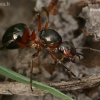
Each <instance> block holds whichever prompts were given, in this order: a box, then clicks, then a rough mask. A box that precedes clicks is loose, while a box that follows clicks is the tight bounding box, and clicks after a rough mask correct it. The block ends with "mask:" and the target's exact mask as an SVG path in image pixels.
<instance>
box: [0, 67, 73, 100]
mask: <svg viewBox="0 0 100 100" xmlns="http://www.w3.org/2000/svg"><path fill="white" fill-rule="evenodd" d="M0 74H1V75H3V76H6V77H8V78H11V79H13V80H16V81H19V82H22V83H25V84H29V85H30V79H29V78H27V77H25V76H22V75H20V74H18V73H16V72H14V71H12V70H9V69H7V68H5V67H2V66H0ZM32 86H34V87H36V88H39V89H42V90H45V91H47V92H49V93H50V94H53V95H54V96H57V97H59V98H62V99H65V100H73V99H72V98H70V97H68V96H67V95H65V94H63V93H62V92H60V91H58V90H57V89H55V88H52V87H50V86H48V85H44V84H42V83H39V82H36V81H32Z"/></svg>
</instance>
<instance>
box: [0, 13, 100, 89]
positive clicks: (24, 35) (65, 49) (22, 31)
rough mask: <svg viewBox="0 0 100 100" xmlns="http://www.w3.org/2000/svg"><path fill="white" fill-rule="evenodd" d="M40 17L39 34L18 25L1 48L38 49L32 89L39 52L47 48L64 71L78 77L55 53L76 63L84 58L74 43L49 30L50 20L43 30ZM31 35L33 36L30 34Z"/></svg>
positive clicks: (3, 38)
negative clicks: (76, 59) (81, 57)
mask: <svg viewBox="0 0 100 100" xmlns="http://www.w3.org/2000/svg"><path fill="white" fill-rule="evenodd" d="M37 17H38V32H36V31H35V30H33V32H32V33H31V32H30V29H29V27H28V26H27V25H26V24H23V23H18V24H15V25H13V26H11V27H10V28H8V29H7V30H6V32H5V34H4V35H3V37H2V43H3V46H2V47H0V50H2V49H3V48H5V47H6V48H7V49H17V48H19V47H22V48H36V52H35V53H34V54H33V55H32V67H31V70H30V86H31V90H33V89H32V73H33V58H35V57H37V56H38V55H39V52H40V51H41V50H42V49H45V48H47V49H48V50H49V54H50V56H51V58H52V59H53V60H54V61H56V62H57V63H59V64H60V65H61V66H62V67H63V68H64V69H66V70H67V71H68V72H69V73H70V74H71V75H72V76H74V77H76V75H75V74H74V73H72V72H71V71H70V70H69V69H68V68H67V67H66V66H65V65H64V64H63V63H62V61H61V59H58V58H57V57H56V56H55V55H54V53H55V52H56V50H57V51H58V52H59V53H60V54H61V55H62V58H68V59H69V60H70V61H71V62H73V63H74V62H75V56H78V57H79V59H80V55H81V56H83V57H84V55H82V54H80V53H77V51H76V49H77V48H75V47H74V45H73V43H72V42H70V41H63V42H62V37H61V36H60V35H59V33H58V32H56V31H55V30H53V29H49V28H48V24H49V19H48V20H47V21H46V23H45V26H44V28H43V29H42V28H41V17H40V14H37ZM30 33H31V34H30ZM30 42H31V43H30ZM79 49H90V50H94V51H98V52H100V51H99V50H95V49H92V48H88V47H85V48H84V47H83V48H82V47H81V48H79Z"/></svg>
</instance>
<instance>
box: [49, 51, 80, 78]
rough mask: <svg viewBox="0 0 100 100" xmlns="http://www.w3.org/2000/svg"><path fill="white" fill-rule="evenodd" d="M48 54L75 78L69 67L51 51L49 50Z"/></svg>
mask: <svg viewBox="0 0 100 100" xmlns="http://www.w3.org/2000/svg"><path fill="white" fill-rule="evenodd" d="M50 56H51V57H52V59H54V60H55V61H57V62H58V63H59V64H60V65H61V66H62V67H63V68H64V69H66V70H67V72H68V73H69V74H71V75H72V76H73V77H75V78H77V76H76V75H75V74H74V73H73V72H72V71H71V70H70V69H68V68H67V67H66V66H65V65H64V64H63V63H62V62H61V61H60V60H59V59H57V58H56V57H55V56H54V54H53V51H50ZM78 79H79V78H78Z"/></svg>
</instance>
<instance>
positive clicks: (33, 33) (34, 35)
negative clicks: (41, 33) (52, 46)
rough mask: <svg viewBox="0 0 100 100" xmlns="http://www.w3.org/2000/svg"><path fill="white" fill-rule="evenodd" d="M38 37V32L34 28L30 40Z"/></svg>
mask: <svg viewBox="0 0 100 100" xmlns="http://www.w3.org/2000/svg"><path fill="white" fill-rule="evenodd" d="M35 39H36V32H35V30H33V32H32V34H31V36H30V37H29V40H30V41H32V40H35Z"/></svg>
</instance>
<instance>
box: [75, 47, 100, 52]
mask: <svg viewBox="0 0 100 100" xmlns="http://www.w3.org/2000/svg"><path fill="white" fill-rule="evenodd" d="M76 49H88V50H92V51H95V52H100V50H97V49H93V48H90V47H78V48H76Z"/></svg>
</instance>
